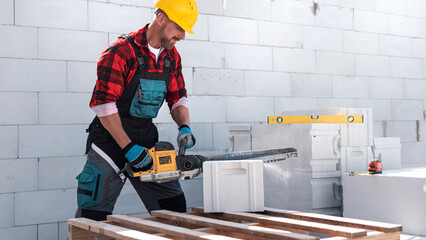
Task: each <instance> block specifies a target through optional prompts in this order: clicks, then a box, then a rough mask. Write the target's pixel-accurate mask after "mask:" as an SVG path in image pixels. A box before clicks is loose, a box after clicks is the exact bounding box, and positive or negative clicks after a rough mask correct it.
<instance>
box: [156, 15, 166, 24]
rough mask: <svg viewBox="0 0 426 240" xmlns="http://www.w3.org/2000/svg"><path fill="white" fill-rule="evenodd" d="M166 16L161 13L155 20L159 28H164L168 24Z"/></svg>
mask: <svg viewBox="0 0 426 240" xmlns="http://www.w3.org/2000/svg"><path fill="white" fill-rule="evenodd" d="M166 20H167V19H166V16H165V15H164V13H159V14H158V15H157V18H156V19H155V21H156V22H157V24H158V25H159V26H163V25H164V24H165V23H166Z"/></svg>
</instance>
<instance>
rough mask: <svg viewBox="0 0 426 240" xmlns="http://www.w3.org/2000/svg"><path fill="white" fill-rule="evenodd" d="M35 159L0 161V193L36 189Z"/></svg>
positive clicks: (36, 162) (36, 164) (36, 163)
mask: <svg viewBox="0 0 426 240" xmlns="http://www.w3.org/2000/svg"><path fill="white" fill-rule="evenodd" d="M37 166H38V161H37V159H14V160H1V161H0V173H1V174H0V179H1V182H2V183H3V184H1V185H0V193H12V192H23V191H35V190H37V188H38V182H37V179H38V172H37Z"/></svg>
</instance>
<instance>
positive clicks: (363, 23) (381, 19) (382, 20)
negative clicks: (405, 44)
mask: <svg viewBox="0 0 426 240" xmlns="http://www.w3.org/2000/svg"><path fill="white" fill-rule="evenodd" d="M371 23H374V24H371ZM354 30H356V31H362V32H372V33H387V32H388V15H387V14H385V13H379V12H371V11H364V10H358V9H355V10H354Z"/></svg>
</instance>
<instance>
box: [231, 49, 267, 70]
mask: <svg viewBox="0 0 426 240" xmlns="http://www.w3.org/2000/svg"><path fill="white" fill-rule="evenodd" d="M259 59H262V61H259ZM225 68H231V69H247V70H266V71H269V70H272V48H271V47H263V46H250V45H236V44H225Z"/></svg>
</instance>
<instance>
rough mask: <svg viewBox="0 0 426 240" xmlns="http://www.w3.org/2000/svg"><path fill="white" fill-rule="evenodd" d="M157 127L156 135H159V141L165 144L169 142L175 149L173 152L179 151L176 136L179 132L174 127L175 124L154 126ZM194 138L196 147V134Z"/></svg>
mask: <svg viewBox="0 0 426 240" xmlns="http://www.w3.org/2000/svg"><path fill="white" fill-rule="evenodd" d="M156 126H157V130H158V135H159V140H160V141H165V142H170V143H171V144H173V147H174V148H175V150H177V149H179V147H178V146H177V135H178V132H179V129H178V126H177V125H176V123H159V124H156ZM191 128H192V124H191ZM194 134H195V135H194V136H195V138H196V139H197V143H196V144H197V145H198V138H199V137H198V133H195V132H194Z"/></svg>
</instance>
